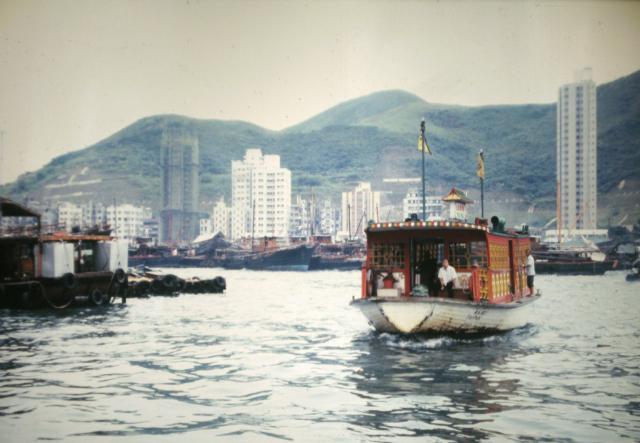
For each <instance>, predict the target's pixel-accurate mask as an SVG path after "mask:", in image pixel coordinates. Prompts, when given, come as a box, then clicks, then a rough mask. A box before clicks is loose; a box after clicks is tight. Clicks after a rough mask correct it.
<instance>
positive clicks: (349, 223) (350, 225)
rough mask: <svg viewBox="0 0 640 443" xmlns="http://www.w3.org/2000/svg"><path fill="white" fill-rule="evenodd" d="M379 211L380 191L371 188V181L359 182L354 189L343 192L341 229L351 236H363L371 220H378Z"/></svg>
mask: <svg viewBox="0 0 640 443" xmlns="http://www.w3.org/2000/svg"><path fill="white" fill-rule="evenodd" d="M379 211H380V192H378V191H373V190H371V183H368V182H362V183H359V184H358V186H356V187H355V189H354V190H353V191H348V192H343V193H342V226H341V230H342V231H343V232H344V233H346V234H347V235H348V237H349V238H353V237H359V238H363V237H364V229H365V228H366V227H367V223H368V222H369V220H374V221H378V212H379Z"/></svg>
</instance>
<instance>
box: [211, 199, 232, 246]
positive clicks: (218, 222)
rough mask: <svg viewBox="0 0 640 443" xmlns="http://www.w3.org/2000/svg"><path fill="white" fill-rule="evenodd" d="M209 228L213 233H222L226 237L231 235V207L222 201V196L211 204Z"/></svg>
mask: <svg viewBox="0 0 640 443" xmlns="http://www.w3.org/2000/svg"><path fill="white" fill-rule="evenodd" d="M211 230H212V232H214V233H218V232H220V233H222V235H224V236H225V237H226V238H229V237H230V236H231V208H230V207H228V206H227V204H226V203H225V202H224V197H221V198H220V200H218V201H217V202H216V204H215V205H214V206H213V212H212V213H211Z"/></svg>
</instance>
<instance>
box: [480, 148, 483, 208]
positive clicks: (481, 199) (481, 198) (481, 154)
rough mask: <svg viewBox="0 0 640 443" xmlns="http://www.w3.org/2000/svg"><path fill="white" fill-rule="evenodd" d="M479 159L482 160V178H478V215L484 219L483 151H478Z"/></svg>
mask: <svg viewBox="0 0 640 443" xmlns="http://www.w3.org/2000/svg"><path fill="white" fill-rule="evenodd" d="M480 158H481V159H482V177H480V213H481V217H482V218H483V219H484V151H483V150H482V149H480Z"/></svg>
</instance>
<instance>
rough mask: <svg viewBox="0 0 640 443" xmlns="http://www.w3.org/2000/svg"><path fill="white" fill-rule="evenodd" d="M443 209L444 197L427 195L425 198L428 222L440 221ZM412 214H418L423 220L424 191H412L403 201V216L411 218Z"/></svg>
mask: <svg viewBox="0 0 640 443" xmlns="http://www.w3.org/2000/svg"><path fill="white" fill-rule="evenodd" d="M443 209H444V206H443V204H442V197H434V196H429V195H427V197H426V198H425V212H426V216H427V220H440V219H441V218H442V211H443ZM411 214H417V215H418V218H419V219H422V191H417V190H415V189H410V190H409V191H408V192H407V194H406V195H405V197H404V198H403V199H402V216H403V217H404V218H409V217H411Z"/></svg>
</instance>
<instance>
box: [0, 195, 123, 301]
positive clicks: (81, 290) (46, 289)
mask: <svg viewBox="0 0 640 443" xmlns="http://www.w3.org/2000/svg"><path fill="white" fill-rule="evenodd" d="M42 231H43V229H42V226H41V223H40V215H39V214H38V213H36V212H34V211H32V210H30V209H28V208H26V207H24V206H22V205H20V204H18V203H16V202H14V201H11V200H9V199H5V198H0V306H1V307H10V308H41V307H52V308H56V309H63V308H66V307H68V306H70V305H72V304H73V303H74V302H87V303H89V304H93V305H107V304H109V303H111V302H112V301H113V300H114V299H115V298H116V297H121V298H122V301H123V302H124V301H126V288H127V274H126V272H125V269H126V268H127V266H128V263H127V244H126V242H123V241H121V240H117V239H115V238H114V237H111V236H110V235H106V234H75V233H74V234H72V233H67V232H47V233H43V232H42Z"/></svg>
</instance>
